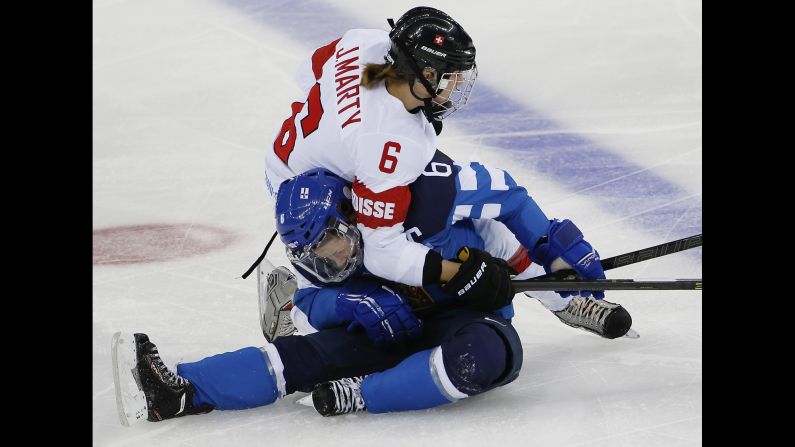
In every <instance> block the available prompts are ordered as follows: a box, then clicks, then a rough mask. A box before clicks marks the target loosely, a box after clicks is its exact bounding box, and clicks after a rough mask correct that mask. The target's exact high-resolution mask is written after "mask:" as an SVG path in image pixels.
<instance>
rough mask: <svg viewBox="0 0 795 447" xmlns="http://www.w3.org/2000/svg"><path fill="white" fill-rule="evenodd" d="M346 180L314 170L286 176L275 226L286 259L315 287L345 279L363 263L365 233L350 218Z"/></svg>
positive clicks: (278, 201) (281, 188)
mask: <svg viewBox="0 0 795 447" xmlns="http://www.w3.org/2000/svg"><path fill="white" fill-rule="evenodd" d="M350 197H351V193H350V187H349V185H348V183H347V182H346V181H345V180H344V179H342V178H341V177H339V176H337V175H335V174H334V173H332V172H331V171H328V170H326V169H323V168H316V169H311V170H309V171H306V172H304V173H303V174H300V175H297V176H295V177H293V178H291V179H288V180H285V181H284V182H282V184H281V185H279V192H278V193H277V195H276V230H277V231H278V232H279V236H280V238H281V240H282V242H283V243H284V245H285V248H286V251H287V258H288V259H289V260H290V262H291V263H292V264H293V266H294V267H295V268H296V269H297V270H298V271H299V272H301V273H302V274H303V275H304V276H305V277H306V278H307V279H308V280H310V281H311V282H312V283H314V284H316V285H330V284H336V283H339V282H341V281H344V280H345V279H346V278H348V277H349V276H351V275H352V274H353V273H355V272H356V271H357V270H359V268H360V267H361V266H362V264H363V261H364V253H363V252H362V235H361V233H360V232H359V229H358V228H356V225H355V223H353V222H352V216H353V207H352V205H351V201H350Z"/></svg>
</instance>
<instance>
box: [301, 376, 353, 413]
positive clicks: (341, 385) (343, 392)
mask: <svg viewBox="0 0 795 447" xmlns="http://www.w3.org/2000/svg"><path fill="white" fill-rule="evenodd" d="M365 377H367V376H358V377H351V378H345V379H339V380H332V381H330V382H325V383H321V384H318V385H317V386H316V387H315V389H314V390H313V391H312V394H310V395H309V396H307V397H305V398H303V399H301V400H299V401H298V403H300V404H302V405H312V406H314V407H315V410H317V412H318V413H320V414H321V415H323V416H337V415H340V414H347V413H354V412H357V411H366V410H367V408H366V406H365V404H364V399H363V398H362V389H361V385H362V381H363V380H364V378H365ZM310 398H311V403H310Z"/></svg>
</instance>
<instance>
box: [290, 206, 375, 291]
mask: <svg viewBox="0 0 795 447" xmlns="http://www.w3.org/2000/svg"><path fill="white" fill-rule="evenodd" d="M287 258H288V259H289V261H290V262H291V263H293V264H295V265H296V266H297V267H300V268H301V270H303V271H305V272H306V273H308V274H310V275H312V276H313V277H315V279H317V280H318V281H320V282H322V283H336V282H340V281H343V280H345V279H347V278H348V277H349V276H350V275H352V274H353V273H355V272H356V271H357V270H358V269H359V267H361V265H362V264H363V262H364V253H363V252H362V235H361V233H360V232H359V229H358V228H356V226H355V225H352V224H349V223H347V222H344V221H342V220H340V219H337V218H336V217H331V218H330V219H329V222H328V227H327V228H325V229H324V230H323V231H321V232H320V233H319V234H318V235H317V237H316V238H315V239H314V240H313V241H312V242H311V243H309V244H307V245H305V246H304V247H302V248H300V249H290V248H289V247H288V248H287Z"/></svg>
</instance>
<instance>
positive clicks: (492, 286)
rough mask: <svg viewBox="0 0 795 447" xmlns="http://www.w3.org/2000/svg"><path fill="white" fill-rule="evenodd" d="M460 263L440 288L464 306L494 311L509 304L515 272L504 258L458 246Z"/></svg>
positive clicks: (512, 292)
mask: <svg viewBox="0 0 795 447" xmlns="http://www.w3.org/2000/svg"><path fill="white" fill-rule="evenodd" d="M458 260H459V261H462V262H463V263H462V264H461V267H460V268H459V269H458V273H456V274H455V275H454V276H453V277H452V278H450V281H448V282H447V284H445V285H443V286H442V291H443V292H445V293H447V294H448V295H451V296H452V297H453V298H455V299H458V300H461V301H462V302H464V303H465V306H464V307H466V308H467V309H472V310H480V311H493V310H497V309H500V308H502V307H505V306H507V305H508V304H511V301H513V296H514V295H515V294H516V291H515V290H514V288H513V283H512V282H511V277H510V275H515V274H516V271H515V270H514V269H512V268H511V267H510V266H509V265H508V263H507V262H505V260H503V259H500V258H495V257H493V256H491V255H490V254H488V253H487V252H485V251H483V250H478V249H475V248H471V247H461V249H460V250H458Z"/></svg>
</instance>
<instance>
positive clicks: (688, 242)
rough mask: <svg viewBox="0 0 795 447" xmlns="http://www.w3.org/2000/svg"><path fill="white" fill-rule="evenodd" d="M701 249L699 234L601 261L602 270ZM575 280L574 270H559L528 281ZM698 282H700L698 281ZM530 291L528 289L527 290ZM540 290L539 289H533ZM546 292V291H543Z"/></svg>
mask: <svg viewBox="0 0 795 447" xmlns="http://www.w3.org/2000/svg"><path fill="white" fill-rule="evenodd" d="M696 247H701V234H697V235H695V236H690V237H686V238H682V239H677V240H675V241H671V242H666V243H664V244H660V245H655V246H653V247H648V248H642V249H640V250H635V251H632V252H629V253H624V254H621V255H618V256H613V257H612V258H607V259H602V260H601V261H600V262H601V263H602V269H603V270H611V269H614V268H618V267H623V266H625V265H630V264H635V263H637V262H642V261H648V260H649V259H654V258H659V257H661V256H666V255H670V254H673V253H679V252H680V251H685V250H690V249H691V248H696ZM576 278H577V274H576V273H575V272H574V270H560V271H557V272H554V273H547V274H546V275H542V276H537V277H535V278H533V279H532V280H528V281H546V280H567V279H568V280H573V279H576ZM699 281H700V280H699ZM521 282H522V281H515V282H514V284H517V283H521ZM527 290H530V289H527ZM535 290H541V289H535ZM543 290H546V289H543Z"/></svg>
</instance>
